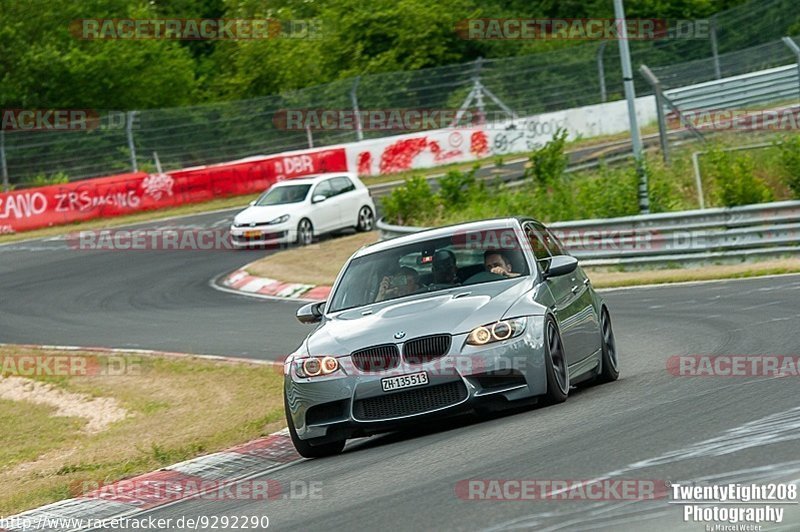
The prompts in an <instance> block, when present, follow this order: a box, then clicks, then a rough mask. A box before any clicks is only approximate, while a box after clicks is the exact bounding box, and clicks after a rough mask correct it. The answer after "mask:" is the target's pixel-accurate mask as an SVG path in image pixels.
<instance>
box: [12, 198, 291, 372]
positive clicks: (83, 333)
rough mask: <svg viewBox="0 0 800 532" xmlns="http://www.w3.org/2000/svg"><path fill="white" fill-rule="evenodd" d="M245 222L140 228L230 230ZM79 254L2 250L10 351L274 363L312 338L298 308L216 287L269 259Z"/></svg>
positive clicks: (46, 245) (56, 246) (232, 254)
mask: <svg viewBox="0 0 800 532" xmlns="http://www.w3.org/2000/svg"><path fill="white" fill-rule="evenodd" d="M239 210H240V209H239ZM236 212H237V210H236V209H235V210H231V211H225V212H222V213H214V214H204V215H197V216H191V217H184V218H180V219H175V220H173V221H161V222H155V223H149V224H139V225H136V226H135V227H136V229H149V228H166V227H170V228H181V229H187V230H188V229H192V228H198V229H215V228H219V229H227V228H228V227H230V222H231V220H232V219H233V215H234V214H235V213H236ZM73 247H74V246H72V247H71V246H70V244H69V243H68V242H67V241H66V240H64V239H54V240H49V241H42V240H36V241H29V242H21V243H16V244H7V245H2V246H0V286H2V287H3V291H2V296H1V297H0V323H2V324H3V326H2V329H0V341H2V342H8V343H35V344H48V345H80V346H102V347H116V348H136V349H157V350H163V351H178V352H188V353H202V354H214V355H232V356H241V357H248V358H261V359H272V360H274V359H277V358H279V357H280V356H282V355H285V354H288V353H290V352H291V351H292V350H293V349H294V348H295V347H297V345H298V341H297V339H298V338H300V337H302V335H303V331H304V330H305V329H304V327H303V326H301V325H300V323H298V322H297V321H296V320H293V319H292V316H293V315H294V311H295V309H296V308H297V307H298V306H299V305H298V304H297V303H292V302H283V301H277V302H272V303H270V304H265V302H264V301H261V300H255V299H253V298H249V297H245V296H237V295H231V294H226V293H223V292H220V291H217V290H214V289H212V288H210V287H209V280H210V279H212V278H213V277H215V276H217V275H219V274H222V273H228V272H230V271H232V270H234V269H236V268H238V267H240V266H243V265H244V264H246V263H248V262H251V261H253V260H256V259H257V258H258V257H260V256H261V255H262V254H263V252H257V251H232V250H219V251H191V250H183V251H151V250H147V251H123V250H116V251H99V250H77V249H73ZM273 330H281V331H286V332H287V333H289V334H286V335H273V334H271V333H270V331H273Z"/></svg>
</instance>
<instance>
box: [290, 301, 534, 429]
mask: <svg viewBox="0 0 800 532" xmlns="http://www.w3.org/2000/svg"><path fill="white" fill-rule="evenodd" d="M543 323H544V319H543V316H529V317H528V322H527V324H526V328H525V331H524V333H523V334H522V335H520V336H518V337H515V338H512V339H509V340H506V341H502V342H495V343H491V344H487V345H485V346H471V345H466V343H465V342H466V339H467V334H459V335H454V336H453V337H452V342H451V345H450V350H449V351H448V353H447V354H445V355H444V356H442V357H440V358H437V359H435V360H432V361H430V362H426V363H422V364H409V363H408V362H406V361H405V360H404V359H401V362H400V365H399V366H398V367H396V368H393V369H391V370H387V371H380V372H375V373H369V372H364V371H359V370H356V369H355V368H354V367H353V366H352V364H350V363H348V362H349V358H350V357H349V356H346V357H342V358H340V359H339V360H340V365H341V366H342V368H341V369H340V370H339V371H338V372H337V373H335V374H332V375H329V376H324V377H312V378H301V377H298V376H297V375H296V374H295V372H294V369H293V367H289V368H288V369H287V374H286V375H285V377H284V378H285V392H286V398H287V403H288V407H289V415H291V417H292V421H293V424H294V426H295V430H296V431H297V434H298V436H299V437H300V438H301V439H304V440H309V439H313V440H316V441H319V442H320V443H322V442H324V441H325V440H332V439H344V438H350V437H355V436H360V435H366V434H371V433H377V432H385V431H387V430H392V429H396V428H401V427H403V426H407V425H409V424H413V423H415V422H419V421H420V420H422V419H427V418H434V417H438V416H449V415H453V414H456V413H459V412H462V411H467V410H471V409H473V408H475V407H476V406H478V405H480V404H485V403H486V402H491V401H501V402H509V401H515V400H519V399H525V398H530V397H535V396H538V395H542V394H544V393H545V392H546V391H547V384H546V382H547V381H546V376H545V352H544V345H543V334H542V329H543ZM423 371H424V372H426V373H427V376H428V384H425V385H421V386H414V387H408V388H402V389H400V390H396V391H390V392H385V391H383V389H382V386H381V380H382V379H384V378H387V377H394V376H400V375H408V374H415V373H420V372H423Z"/></svg>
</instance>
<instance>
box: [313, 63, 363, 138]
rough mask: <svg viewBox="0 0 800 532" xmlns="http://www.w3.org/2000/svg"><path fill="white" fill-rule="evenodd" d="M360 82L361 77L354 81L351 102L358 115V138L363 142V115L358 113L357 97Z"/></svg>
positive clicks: (354, 112) (354, 111)
mask: <svg viewBox="0 0 800 532" xmlns="http://www.w3.org/2000/svg"><path fill="white" fill-rule="evenodd" d="M359 81H361V76H356V79H355V80H353V88H351V89H350V101H351V102H352V104H353V114H355V115H356V138H357V139H358V140H359V141H362V140H364V131H363V130H362V129H361V115H360V114H359V113H358V96H357V95H356V91H357V90H358V82H359ZM309 144H310V142H309Z"/></svg>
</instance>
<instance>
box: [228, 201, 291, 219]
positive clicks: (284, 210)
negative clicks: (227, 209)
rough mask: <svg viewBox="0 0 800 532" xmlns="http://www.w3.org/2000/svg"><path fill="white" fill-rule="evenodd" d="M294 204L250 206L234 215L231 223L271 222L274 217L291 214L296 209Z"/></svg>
mask: <svg viewBox="0 0 800 532" xmlns="http://www.w3.org/2000/svg"><path fill="white" fill-rule="evenodd" d="M296 208H297V207H296V204H287V205H265V206H263V207H257V206H255V205H253V206H250V207H248V208H246V209H245V210H243V211H242V212H240V213H239V214H237V215H236V216H234V218H233V223H235V224H250V223H256V224H265V223H267V222H271V221H272V220H274V219H275V218H278V217H280V216H283V215H284V214H291V212H292V211H293V210H294V209H296Z"/></svg>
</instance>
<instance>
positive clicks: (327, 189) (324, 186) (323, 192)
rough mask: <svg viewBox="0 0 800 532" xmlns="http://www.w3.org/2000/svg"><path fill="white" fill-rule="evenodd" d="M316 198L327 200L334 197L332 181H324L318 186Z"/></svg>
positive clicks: (315, 193)
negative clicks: (321, 197)
mask: <svg viewBox="0 0 800 532" xmlns="http://www.w3.org/2000/svg"><path fill="white" fill-rule="evenodd" d="M314 195H315V196H325V197H326V198H330V197H331V196H334V191H333V187H332V186H331V180H330V179H326V180H325V181H322V182H321V183H320V184H318V185H317V188H315V189H314Z"/></svg>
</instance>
